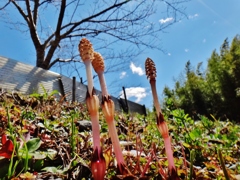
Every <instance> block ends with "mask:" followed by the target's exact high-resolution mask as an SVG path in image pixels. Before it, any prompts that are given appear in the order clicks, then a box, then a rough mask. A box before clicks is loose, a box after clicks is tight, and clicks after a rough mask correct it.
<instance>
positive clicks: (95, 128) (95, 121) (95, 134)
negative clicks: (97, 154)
mask: <svg viewBox="0 0 240 180" xmlns="http://www.w3.org/2000/svg"><path fill="white" fill-rule="evenodd" d="M98 119H99V115H98V113H97V114H96V115H91V121H92V134H93V146H94V147H93V149H95V148H96V147H97V148H98V150H100V149H101V147H100V137H99V134H100V128H99V120H98Z"/></svg>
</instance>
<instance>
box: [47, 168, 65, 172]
mask: <svg viewBox="0 0 240 180" xmlns="http://www.w3.org/2000/svg"><path fill="white" fill-rule="evenodd" d="M42 171H46V172H50V173H63V172H64V171H63V170H60V169H57V168H56V167H45V168H43V169H42Z"/></svg>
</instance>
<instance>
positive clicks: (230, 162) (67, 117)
mask: <svg viewBox="0 0 240 180" xmlns="http://www.w3.org/2000/svg"><path fill="white" fill-rule="evenodd" d="M169 117H171V118H169ZM89 119H90V118H89V114H88V112H87V109H86V107H85V105H84V104H79V103H73V104H71V103H69V102H64V101H56V100H55V98H54V96H52V94H50V95H46V94H44V98H42V96H41V95H36V94H34V95H31V96H22V95H19V94H8V93H2V94H1V96H0V132H1V137H2V135H7V138H8V140H10V141H12V142H13V145H14V149H13V151H10V152H5V153H11V152H13V153H12V154H10V155H12V156H11V158H10V159H8V158H4V156H2V157H0V179H11V178H18V179H26V178H29V179H34V178H35V179H39V178H42V179H44V178H46V179H48V178H50V177H51V176H53V177H54V178H57V177H59V178H62V179H84V178H85V179H89V178H91V171H90V162H91V156H92V140H91V131H85V132H79V131H78V121H81V120H89ZM165 119H166V120H167V123H168V127H169V131H170V135H171V137H172V148H173V151H174V160H175V164H176V167H177V170H178V174H179V176H180V178H181V179H186V180H187V179H206V180H207V179H218V180H223V179H235V176H236V175H239V174H240V163H239V162H240V161H239V159H240V151H239V149H240V147H239V146H240V126H239V124H236V123H234V122H231V121H226V122H221V121H218V120H216V119H215V118H214V117H212V118H211V119H208V118H206V117H204V116H199V120H198V121H194V120H193V119H192V118H191V117H189V116H188V115H187V114H185V113H184V111H182V110H174V111H171V112H166V113H165ZM115 120H116V122H117V123H116V124H117V130H118V133H119V139H120V141H125V144H126V143H127V144H128V145H124V146H122V149H123V152H124V157H125V161H126V163H127V166H128V168H129V170H130V172H131V175H127V176H129V177H128V178H130V179H134V178H139V179H144V178H146V179H161V178H167V166H168V164H167V159H166V154H165V151H164V144H163V143H164V142H163V139H162V137H161V134H160V133H159V131H158V130H157V126H156V117H155V114H154V113H153V112H150V111H149V112H148V115H147V117H144V116H141V115H138V114H124V113H116V114H115ZM100 124H101V142H102V146H103V152H104V156H105V159H106V163H107V173H106V177H105V178H106V179H124V178H126V177H122V176H120V175H118V174H117V172H116V169H117V168H116V160H115V158H114V152H113V151H112V144H111V140H110V138H109V135H108V128H107V125H106V122H105V120H104V117H103V114H102V112H100ZM1 141H2V138H1ZM5 146H6V144H5ZM5 150H6V149H4V143H3V142H2V143H1V145H0V154H2V155H3V154H4V152H3V151H5ZM190 172H191V174H190ZM140 177H141V178H140Z"/></svg>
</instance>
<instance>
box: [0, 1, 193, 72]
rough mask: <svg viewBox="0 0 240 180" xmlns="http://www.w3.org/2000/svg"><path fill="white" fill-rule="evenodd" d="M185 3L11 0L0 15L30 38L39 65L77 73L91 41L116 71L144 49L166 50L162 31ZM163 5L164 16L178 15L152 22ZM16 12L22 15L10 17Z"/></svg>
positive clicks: (0, 8)
mask: <svg viewBox="0 0 240 180" xmlns="http://www.w3.org/2000/svg"><path fill="white" fill-rule="evenodd" d="M187 1H189V0H8V1H5V2H3V1H2V2H0V13H1V17H2V18H1V20H2V21H4V20H5V21H6V22H7V23H8V24H9V22H11V25H14V28H16V29H18V30H20V31H22V32H24V33H26V34H27V35H30V37H31V40H32V42H33V45H34V48H35V50H36V66H37V67H41V68H43V69H50V68H51V67H52V66H54V65H55V66H58V65H59V64H60V63H61V62H71V63H72V65H71V67H72V68H74V69H77V68H78V67H77V66H76V63H75V62H79V60H78V59H79V57H78V52H77V45H78V42H79V40H80V39H81V38H82V37H87V38H89V39H90V41H91V42H93V45H94V49H95V50H96V51H99V52H100V53H101V54H102V55H103V56H104V58H105V60H107V62H108V64H107V67H111V69H110V68H107V71H116V70H118V69H119V68H120V67H122V65H123V64H124V62H127V61H129V59H130V58H132V57H133V56H136V55H138V54H139V53H141V52H143V50H144V49H145V48H156V49H158V50H162V49H161V48H160V47H161V46H159V42H160V41H159V32H161V31H163V30H164V29H165V28H166V27H168V26H169V25H171V24H173V23H174V22H176V21H178V20H179V19H180V18H181V17H183V15H184V13H183V10H184V9H183V8H182V7H181V6H182V3H184V2H187ZM162 7H165V8H164V9H165V13H166V14H165V17H168V16H171V17H174V21H172V22H171V23H168V24H162V25H161V24H160V23H158V22H153V21H151V17H152V16H153V15H154V14H155V12H156V11H157V10H158V8H161V9H163V8H162ZM9 9H11V11H9ZM12 11H15V12H17V14H19V16H18V17H17V18H14V19H13V18H11V17H12V16H11V14H9V12H12ZM10 18H11V19H10ZM9 19H10V20H9ZM123 42H124V43H123ZM110 59H111V61H108V60H110ZM61 64H62V63H61ZM78 64H80V63H78Z"/></svg>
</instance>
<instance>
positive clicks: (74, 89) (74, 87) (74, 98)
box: [72, 76, 76, 102]
mask: <svg viewBox="0 0 240 180" xmlns="http://www.w3.org/2000/svg"><path fill="white" fill-rule="evenodd" d="M75 100H76V77H75V76H73V79H72V102H75Z"/></svg>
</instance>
